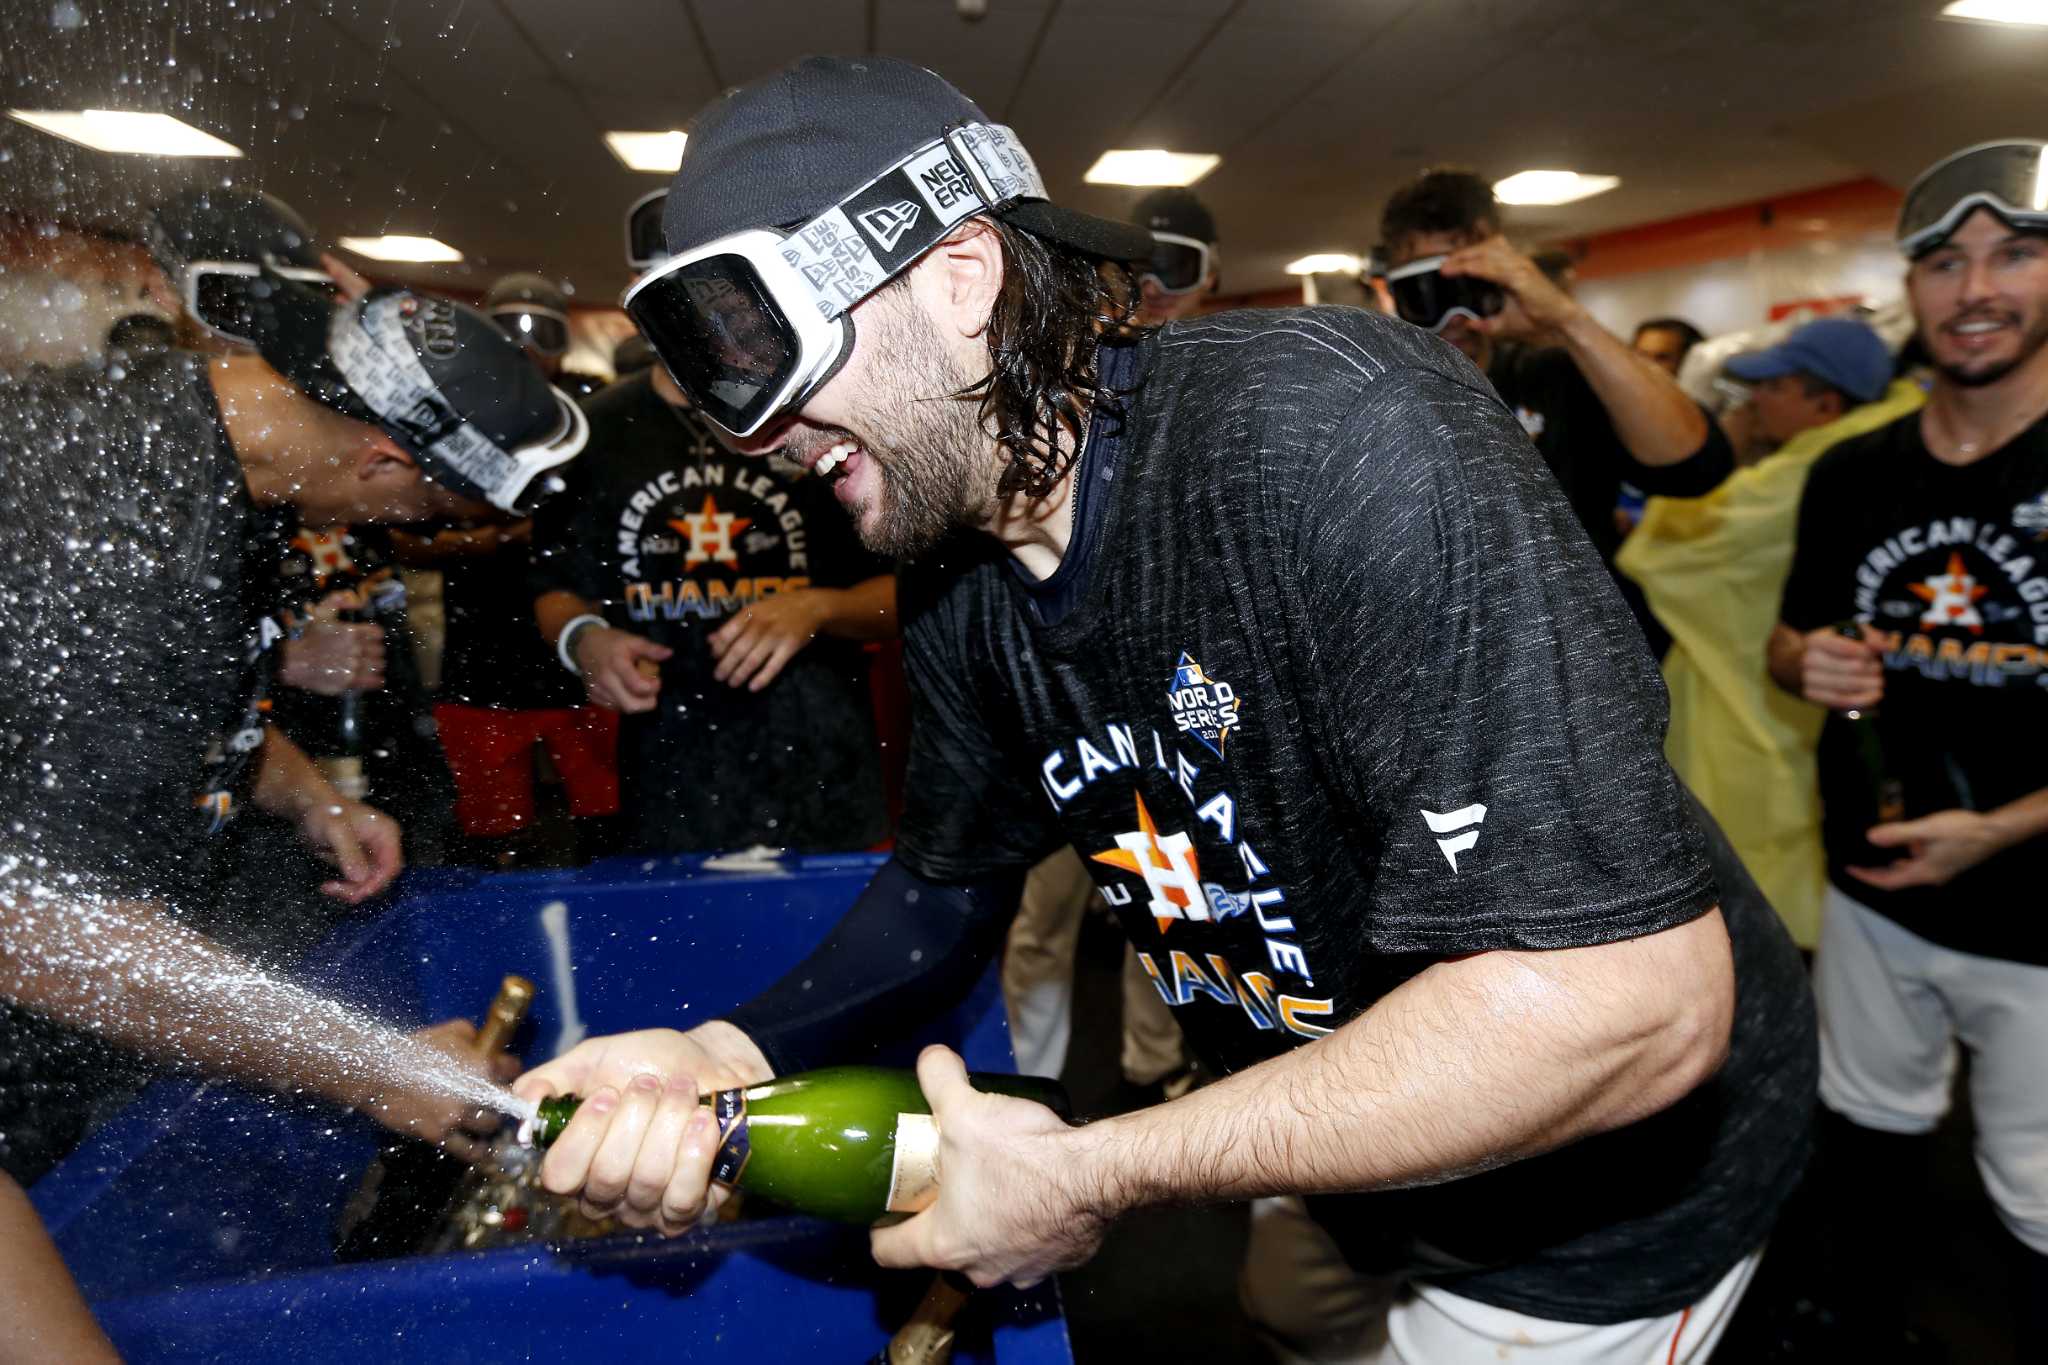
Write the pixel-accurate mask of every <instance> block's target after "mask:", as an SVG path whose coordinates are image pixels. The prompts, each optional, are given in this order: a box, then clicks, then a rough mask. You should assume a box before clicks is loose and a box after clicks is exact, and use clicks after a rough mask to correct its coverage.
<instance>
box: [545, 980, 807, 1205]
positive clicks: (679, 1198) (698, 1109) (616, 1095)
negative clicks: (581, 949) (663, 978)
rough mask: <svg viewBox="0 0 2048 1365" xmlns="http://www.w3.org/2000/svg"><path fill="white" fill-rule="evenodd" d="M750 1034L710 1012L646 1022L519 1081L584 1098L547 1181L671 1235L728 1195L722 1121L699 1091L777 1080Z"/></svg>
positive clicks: (553, 1151) (555, 1151)
mask: <svg viewBox="0 0 2048 1365" xmlns="http://www.w3.org/2000/svg"><path fill="white" fill-rule="evenodd" d="M774 1074H775V1072H774V1069H773V1068H772V1067H770V1066H769V1065H768V1060H767V1058H765V1057H763V1056H762V1055H761V1051H760V1049H759V1048H757V1047H755V1046H754V1044H753V1042H752V1041H751V1040H750V1039H748V1037H747V1036H746V1035H745V1034H744V1033H741V1032H740V1031H739V1030H738V1029H736V1028H734V1027H733V1026H732V1025H730V1024H727V1023H724V1022H723V1021H718V1020H714V1021H713V1022H711V1023H708V1024H703V1025H700V1026H698V1027H697V1028H694V1029H691V1030H690V1031H689V1032H688V1033H679V1032H677V1031H676V1030H674V1029H644V1030H642V1031H640V1032H637V1033H618V1034H612V1035H610V1036H608V1037H604V1038H590V1039H586V1040H585V1041H583V1042H581V1043H579V1044H577V1045H576V1046H575V1047H573V1048H571V1049H569V1051H567V1052H565V1053H563V1054H562V1055H561V1056H560V1057H557V1058H555V1060H553V1061H552V1062H549V1063H547V1064H546V1065H545V1066H541V1067H536V1068H535V1069H534V1070H532V1071H529V1072H527V1073H526V1075H524V1076H522V1077H520V1078H519V1081H518V1083H517V1084H516V1085H514V1086H513V1090H514V1092H515V1093H517V1094H518V1095H520V1096H521V1097H522V1098H524V1099H530V1100H538V1099H543V1098H545V1097H547V1096H548V1095H558V1094H575V1095H581V1096H583V1097H584V1099H583V1103H582V1105H581V1106H580V1107H579V1108H578V1110H577V1112H576V1117H575V1118H574V1119H572V1120H571V1121H570V1123H569V1126H568V1127H567V1128H566V1129H564V1130H563V1132H562V1134H561V1136H560V1137H559V1138H557V1139H556V1140H555V1142H554V1145H553V1146H552V1147H551V1148H550V1149H549V1151H548V1156H547V1161H546V1162H545V1164H543V1165H542V1167H541V1173H540V1175H541V1185H542V1186H543V1187H544V1188H545V1189H547V1190H548V1191H549V1192H550V1193H553V1194H559V1195H575V1196H577V1206H578V1208H579V1209H580V1210H581V1211H582V1213H583V1214H584V1215H585V1216H586V1217H589V1218H614V1219H617V1220H618V1221H619V1222H621V1223H624V1224H625V1225H626V1226H627V1227H635V1228H652V1229H655V1230H656V1231H658V1232H660V1233H661V1234H662V1235H663V1236H665V1237H673V1236H676V1235H677V1234H679V1233H682V1232H686V1231H688V1230H689V1228H690V1227H692V1226H693V1225H694V1224H695V1223H696V1222H697V1220H698V1219H699V1218H700V1217H702V1216H703V1214H704V1211H705V1209H706V1208H707V1207H709V1208H716V1207H718V1206H719V1205H720V1204H722V1203H724V1202H725V1199H726V1191H725V1190H724V1189H723V1188H721V1187H716V1186H713V1185H712V1184H711V1159H712V1156H713V1154H714V1153H715V1152H716V1151H717V1148H718V1139H719V1133H718V1123H717V1120H716V1118H714V1117H713V1115H712V1112H711V1110H710V1109H709V1108H708V1107H706V1106H704V1105H702V1104H700V1103H698V1097H699V1096H700V1095H701V1094H704V1093H708V1092H712V1091H718V1090H727V1089H732V1088H735V1087H738V1086H746V1085H755V1084H758V1083H759V1082H762V1081H766V1080H772V1079H773V1078H774Z"/></svg>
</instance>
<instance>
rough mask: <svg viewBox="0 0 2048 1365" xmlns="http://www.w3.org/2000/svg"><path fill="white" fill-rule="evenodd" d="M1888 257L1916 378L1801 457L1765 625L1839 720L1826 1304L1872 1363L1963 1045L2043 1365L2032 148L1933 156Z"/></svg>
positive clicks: (2045, 1293)
mask: <svg viewBox="0 0 2048 1365" xmlns="http://www.w3.org/2000/svg"><path fill="white" fill-rule="evenodd" d="M1899 247H1900V250H1901V251H1903V252H1904V253H1905V254H1906V256H1907V258H1908V259H1909V260H1910V261H1911V262H1912V264H1911V266H1910V267H1909V268H1908V270H1907V272H1906V290H1907V294H1908V296H1909V298H1910V299H1911V301H1912V304H1913V312H1914V316H1915V317H1916V319H1917V320H1918V322H1919V335H1920V341H1921V344H1922V345H1923V346H1924V347H1925V348H1926V350H1927V354H1928V357H1929V359H1930V360H1931V361H1932V362H1933V365H1934V370H1935V378H1934V387H1933V390H1932V392H1931V393H1930V394H1929V395H1928V399H1927V405H1926V407H1925V408H1924V409H1922V410H1921V411H1919V412H1917V413H1914V414H1912V415H1910V416H1906V417H1901V418H1899V419H1898V420H1897V421H1895V422H1892V423H1891V424H1889V425H1888V426H1884V427H1880V428H1879V429H1878V430H1876V431H1873V432H1871V433H1870V434H1869V435H1867V436H1861V437H1857V438H1856V439H1854V440H1849V441H1844V442H1842V443H1841V444H1840V445H1837V446H1836V447H1834V449H1832V450H1830V451H1829V452H1828V453H1827V454H1826V455H1824V456H1822V457H1821V459H1820V460H1819V462H1818V463H1816V464H1815V465H1814V467H1813V473H1812V474H1811V475H1810V476H1809V477H1808V480H1807V484H1806V492H1805V495H1804V497H1803V499H1802V501H1801V503H1800V509H1799V535H1798V547H1797V549H1796V550H1795V551H1794V554H1793V560H1792V575H1791V578H1790V579H1789V581H1788V582H1787V583H1786V585H1785V598H1784V606H1783V610H1782V613H1781V615H1782V623H1781V624H1780V625H1779V626H1778V627H1777V630H1776V632H1775V633H1774V635H1773V637H1772V639H1771V656H1770V658H1771V673H1772V675H1773V676H1774V677H1775V678H1776V679H1777V680H1778V682H1779V684H1780V685H1781V686H1783V687H1784V688H1785V689H1786V690H1788V691H1790V692H1793V693H1796V694H1797V695H1800V696H1803V697H1805V698H1807V699H1808V700H1809V701H1814V702H1818V703H1820V704H1821V705H1823V706H1827V707H1830V708H1832V709H1833V710H1834V712H1835V713H1836V714H1833V715H1831V716H1830V717H1829V718H1828V723H1827V729H1826V730H1825V731H1824V732H1823V734H1822V737H1821V749H1820V789H1821V800H1822V806H1823V808H1824V812H1825V817H1824V824H1823V837H1824V839H1825V841H1826V844H1827V853H1828V876H1829V881H1830V883H1831V886H1830V888H1829V890H1828V893H1827V900H1826V903H1825V906H1824V908H1823V920H1822V925H1821V940H1820V952H1819V956H1818V958H1817V960H1816V965H1815V973H1814V983H1815V992H1816V994H1817V995H1818V996H1819V999H1820V1016H1821V1040H1822V1046H1821V1098H1822V1100H1823V1101H1824V1102H1825V1103H1826V1106H1827V1109H1828V1111H1829V1118H1828V1120H1827V1126H1826V1128H1825V1129H1824V1131H1825V1132H1826V1135H1827V1142H1826V1144H1825V1146H1824V1149H1823V1150H1824V1152H1825V1153H1826V1154H1827V1159H1826V1160H1825V1161H1824V1162H1823V1163H1822V1166H1821V1171H1822V1172H1823V1173H1825V1174H1826V1175H1827V1176H1828V1177H1829V1182H1830V1186H1831V1188H1832V1189H1833V1190H1834V1192H1835V1198H1834V1199H1833V1201H1832V1203H1831V1205H1830V1207H1831V1209H1832V1212H1833V1214H1834V1219H1835V1223H1836V1232H1837V1233H1838V1235H1839V1241H1840V1243H1841V1245H1842V1246H1843V1248H1844V1249H1845V1251H1846V1254H1847V1256H1848V1263H1847V1264H1846V1265H1844V1266H1843V1267H1842V1268H1841V1269H1842V1280H1843V1283H1842V1285H1841V1287H1840V1289H1839V1290H1838V1293H1839V1295H1840V1299H1839V1302H1840V1304H1841V1305H1842V1306H1843V1307H1853V1308H1856V1309H1857V1310H1859V1312H1860V1313H1862V1314H1864V1315H1867V1316H1868V1318H1869V1320H1870V1331H1871V1333H1872V1335H1873V1340H1872V1341H1871V1342H1870V1343H1869V1348H1868V1352H1867V1354H1866V1358H1870V1359H1880V1358H1882V1359H1895V1358H1898V1357H1897V1356H1896V1354H1895V1352H1897V1351H1898V1350H1899V1349H1900V1340H1901V1338H1902V1335H1903V1331H1904V1329H1903V1326H1902V1324H1901V1322H1900V1318H1899V1314H1900V1307H1901V1303H1902V1299H1903V1294H1902V1291H1903V1288H1904V1279H1903V1275H1904V1267H1906V1266H1907V1265H1909V1264H1911V1256H1910V1250H1909V1248H1908V1247H1907V1246H1906V1245H1904V1244H1903V1243H1902V1242H1901V1241H1900V1240H1899V1238H1898V1233H1897V1229H1899V1228H1902V1227H1910V1226H1912V1225H1913V1224H1912V1221H1911V1220H1912V1217H1913V1214H1912V1212H1911V1209H1912V1205H1913V1203H1914V1202H1916V1196H1917V1197H1925V1196H1927V1195H1928V1194H1929V1193H1930V1191H1928V1190H1927V1189H1926V1188H1925V1181H1924V1177H1925V1175H1926V1173H1927V1167H1926V1165H1925V1157H1926V1151H1927V1147H1928V1145H1929V1142H1930V1139H1929V1137H1928V1134H1930V1133H1931V1132H1932V1130H1933V1129H1934V1126H1935V1125H1936V1123H1938V1122H1939V1121H1940V1119H1941V1116H1942V1115H1943V1114H1944V1113H1945V1112H1946V1111H1947V1109H1948V1104H1949V1092H1950V1088H1951V1086H1952V1084H1953V1082H1954V1079H1955V1056H1956V1044H1957V1043H1958V1042H1961V1044H1962V1045H1963V1046H1964V1047H1966V1048H1968V1049H1969V1052H1970V1057H1971V1064H1970V1091H1971V1110H1972V1113H1973V1115H1974V1117H1975V1119H1976V1128H1977V1160H1978V1165H1979V1168H1980V1169H1981V1170H1982V1172H1983V1175H1984V1181H1985V1184H1986V1185H1987V1186H1988V1187H1989V1189H1990V1192H1991V1197H1992V1200H1993V1202H1995V1203H1996V1204H1997V1206H1998V1211H1999V1215H2000V1217H2001V1218H2003V1219H2004V1221H2005V1225H2006V1227H2007V1229H2008V1230H2009V1231H2011V1233H2012V1234H2013V1237H2014V1239H2015V1244H2014V1248H2013V1251H2014V1256H2015V1258H2016V1261H2017V1264H2018V1267H2019V1278H2018V1284H2019V1287H2020V1296H2019V1300H2018V1302H2019V1306H2020V1315H2021V1322H2022V1326H2021V1340H2020V1351H2019V1355H2018V1357H2017V1358H2018V1359H2022V1360H2041V1359H2044V1358H2048V920H2044V918H2043V916H2042V913H2041V897H2042V887H2043V886H2044V885H2048V786H2044V785H2043V782H2044V775H2048V144H2043V143H2040V142H2032V141H2027V142H2001V143H1991V144H1988V145H1985V146H1980V147H1972V148H1969V149H1967V150H1965V151H1961V152H1958V153H1956V154H1955V155H1954V156H1951V157H1949V158H1948V159H1946V160H1944V161H1942V162H1939V163H1938V164H1936V165H1935V166H1934V167H1933V168H1932V169H1930V170H1928V171H1927V172H1926V173H1925V174H1924V175H1922V176H1921V177H1920V179H1919V180H1918V181H1916V182H1915V183H1914V185H1913V187H1912V189H1911V190H1909V191H1908V192H1907V195H1906V202H1905V205H1904V207H1903V208H1902V209H1901V211H1900V217H1899ZM1880 703H1881V704H1882V705H1881V712H1882V714H1881V715H1880V714H1879V710H1880ZM1859 717H1860V718H1859ZM1872 728H1874V729H1875V733H1876V737H1877V743H1876V746H1875V748H1873V746H1872V743H1871V740H1870V730H1871V729H1872ZM1887 787H1895V789H1896V796H1895V797H1894V798H1893V799H1892V800H1891V801H1890V802H1889V803H1888V802H1887V800H1886V795H1881V794H1880V793H1881V790H1882V789H1884V788H1887ZM1886 804H1892V805H1895V806H1896V807H1897V809H1894V810H1891V811H1888V812H1887V811H1884V810H1883V807H1884V806H1885V805H1886ZM1878 1185H1882V1187H1883V1188H1884V1189H1885V1191H1886V1195H1887V1197H1886V1198H1885V1199H1884V1200H1882V1201H1878V1200H1872V1199H1871V1198H1870V1192H1871V1190H1872V1189H1873V1188H1874V1187H1876V1186H1878ZM1916 1185H1917V1186H1918V1188H1917V1189H1916Z"/></svg>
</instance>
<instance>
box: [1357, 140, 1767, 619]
mask: <svg viewBox="0 0 2048 1365" xmlns="http://www.w3.org/2000/svg"><path fill="white" fill-rule="evenodd" d="M1380 240H1381V241H1382V242H1384V243H1385V245H1386V252H1387V257H1386V259H1387V265H1388V271H1387V275H1386V282H1387V287H1388V290H1389V291H1390V292H1391V294H1392V295H1393V299H1394V303H1395V306H1396V309H1397V311H1398V312H1399V313H1400V315H1401V316H1402V317H1403V318H1405V319H1406V320H1408V321H1409V322H1413V323H1415V324H1417V325H1418V326H1422V327H1428V328H1430V329H1432V330H1434V331H1435V332H1437V333H1438V334H1439V335H1440V336H1442V337H1443V339H1444V340H1446V341H1448V342H1450V343H1451V344H1452V345H1453V346H1455V347H1457V348H1458V349H1459V350H1460V351H1463V352H1464V353H1465V356H1466V358H1467V359H1469V360H1470V361H1471V362H1472V363H1473V364H1474V365H1477V366H1478V367H1479V368H1480V369H1481V370H1482V371H1484V372H1485V374H1486V377H1487V379H1488V380H1489V381H1491V382H1492V384H1493V387H1494V390H1495V391H1496V392H1497V393H1499V394H1500V396H1501V398H1502V399H1503V400H1504V401H1505V402H1506V403H1507V405H1508V407H1509V408H1510V409H1512V410H1513V412H1514V414H1515V417H1516V419H1517V420H1518V421H1519V422H1520V423H1521V424H1522V429H1523V430H1524V431H1527V432H1528V433H1529V437H1530V439H1531V440H1533V441H1534V442H1535V443H1536V448H1537V449H1538V450H1540V451H1542V452H1543V459H1544V462H1545V463H1547V464H1548V465H1549V466H1550V469H1551V472H1552V473H1554V474H1555V475H1556V476H1557V480H1558V482H1559V483H1561V484H1562V485H1564V491H1565V496H1566V498H1568V499H1569V500H1570V502H1571V505H1572V508H1573V510H1574V511H1575V512H1577V514H1578V517H1579V524H1580V525H1582V526H1584V527H1585V528H1586V534H1587V535H1588V536H1590V537H1592V540H1593V548H1594V549H1596V550H1598V551H1599V552H1600V557H1601V559H1602V560H1603V561H1605V562H1606V563H1607V564H1608V565H1609V566H1610V568H1611V567H1612V565H1613V562H1614V552H1615V550H1616V549H1618V548H1619V547H1620V545H1621V542H1622V539H1623V538H1624V536H1625V535H1626V534H1627V527H1628V526H1629V525H1631V524H1632V523H1633V515H1622V516H1617V514H1616V513H1617V509H1618V508H1623V507H1624V506H1625V505H1626V506H1627V507H1630V508H1632V507H1633V505H1634V504H1636V503H1638V502H1640V500H1641V498H1642V496H1643V495H1644V494H1654V493H1662V494H1666V495H1668V496H1672V497H1697V496H1698V495H1700V494H1702V493H1705V492H1707V491H1708V490H1709V489H1711V488H1713V487H1714V486H1715V485H1716V484H1718V483H1720V482H1721V480H1723V479H1725V478H1727V477H1728V475H1729V473H1730V472H1731V471H1733V469H1734V467H1735V460H1734V454H1733V452H1732V451H1731V450H1730V449H1729V446H1728V442H1727V440H1726V438H1725V437H1723V436H1722V434H1721V432H1720V429H1719V428H1718V427H1716V426H1715V425H1714V422H1713V420H1712V419H1711V418H1709V417H1708V416H1707V414H1706V412H1705V410H1704V409H1702V408H1701V407H1700V406H1699V404H1697V403H1695V402H1693V401H1692V400H1691V399H1690V398H1688V397H1686V396H1685V394H1684V393H1683V392H1682V391H1681V390H1680V389H1679V387H1678V384H1677V381H1676V380H1675V379H1673V377H1672V376H1671V375H1670V374H1668V373H1666V372H1665V371H1664V370H1663V369H1662V368H1661V367H1660V366H1659V365H1657V364H1656V363H1654V362H1653V361H1651V360H1649V359H1648V358H1646V357H1644V356H1643V355H1641V354H1639V353H1638V352H1637V351H1635V350H1634V349H1632V348H1631V347H1630V346H1629V345H1628V344H1627V343H1625V342H1623V341H1622V340H1621V338H1619V337H1617V336H1615V335H1614V334H1613V333H1612V332H1609V331H1608V330H1607V329H1606V328H1605V327H1602V326H1601V325H1600V324H1599V323H1598V322H1597V321H1595V320H1594V318H1593V315H1592V314H1591V313H1589V312H1587V311H1586V310H1585V309H1584V308H1583V307H1581V306H1580V305H1579V304H1578V303H1577V302H1576V301H1574V300H1573V299H1572V297H1571V295H1570V294H1568V293H1566V292H1565V291H1564V290H1563V289H1560V288H1559V287H1558V286H1557V285H1556V284H1555V283H1554V282H1552V281H1551V280H1550V279H1549V278H1547V277H1546V276H1545V275H1544V274H1543V272H1542V271H1541V270H1540V269H1539V268H1538V267H1537V266H1536V264H1535V262H1534V261H1532V260H1531V259H1530V258H1529V257H1528V256H1526V255H1524V254H1522V253H1521V252H1520V251H1517V250H1516V249H1515V248H1514V247H1513V246H1512V245H1511V244H1510V243H1509V242H1508V240H1507V238H1506V237H1504V236H1502V235H1501V219H1500V205H1499V204H1498V203H1496V202H1495V200H1494V197H1493V190H1492V189H1491V188H1490V187H1489V186H1488V185H1487V183H1486V182H1485V181H1484V180H1481V179H1480V178H1479V177H1478V176H1476V175H1473V174H1472V173H1470V172H1469V171H1461V170H1451V169H1437V170H1432V171H1427V172H1425V173H1424V174H1422V175H1421V176H1419V177H1417V178H1416V179H1415V180H1413V181H1411V182H1409V183H1408V184H1407V185H1404V186H1402V187H1401V188H1400V189H1398V190H1396V191H1395V192H1394V193H1393V195H1391V196H1390V197H1389V198H1388V199H1387V202H1386V206H1385V208H1384V209H1382V210H1381V214H1380ZM1624 484H1626V485H1628V488H1627V489H1624V486H1623V485H1624ZM1625 499H1626V503H1625V501H1624V500H1625ZM1616 582H1617V583H1618V584H1620V586H1621V588H1622V595H1623V597H1624V598H1625V599H1626V600H1627V601H1628V604H1629V609H1630V610H1631V611H1633V612H1634V613H1635V616H1636V620H1637V621H1638V623H1640V624H1641V626H1642V628H1643V633H1644V635H1645V637H1646V638H1647V639H1648V640H1649V641H1650V644H1651V648H1652V649H1653V650H1654V651H1655V652H1656V653H1658V654H1662V653H1663V651H1664V646H1665V645H1666V644H1667V643H1668V640H1667V638H1666V637H1665V635H1664V632H1663V628H1662V627H1660V626H1659V625H1658V624H1657V622H1656V618H1655V617H1653V616H1652V615H1651V614H1650V612H1649V610H1648V608H1646V607H1645V606H1644V605H1643V602H1642V597H1641V595H1640V594H1639V593H1637V592H1636V590H1635V586H1634V585H1633V584H1631V583H1629V582H1627V581H1626V580H1624V579H1621V578H1619V577H1617V579H1616Z"/></svg>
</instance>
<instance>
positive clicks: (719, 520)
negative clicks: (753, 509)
mask: <svg viewBox="0 0 2048 1365" xmlns="http://www.w3.org/2000/svg"><path fill="white" fill-rule="evenodd" d="M753 524H754V519H753V518H752V517H740V516H734V515H733V514H732V513H731V512H721V511H719V510H718V504H717V503H715V502H713V501H712V500H711V495H710V494H709V493H706V494H705V495H704V510H703V511H701V512H699V513H697V515H696V516H694V517H678V518H677V519H675V520H674V521H671V522H670V523H669V525H670V526H673V527H674V528H675V529H676V530H678V531H680V532H681V533H682V535H683V541H684V545H685V548H684V550H683V568H684V569H685V570H689V569H694V568H696V567H697V566H698V565H699V564H703V563H706V562H712V563H718V564H723V565H725V566H726V567H727V568H728V569H737V568H738V567H739V566H740V555H739V551H737V550H735V549H734V548H733V547H732V538H733V537H734V536H736V535H738V534H739V533H740V532H742V531H744V530H746V529H747V528H748V527H749V526H752V525H753Z"/></svg>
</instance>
